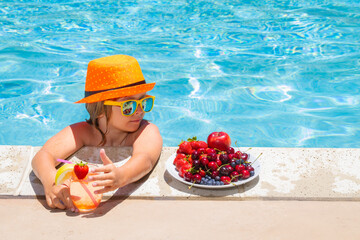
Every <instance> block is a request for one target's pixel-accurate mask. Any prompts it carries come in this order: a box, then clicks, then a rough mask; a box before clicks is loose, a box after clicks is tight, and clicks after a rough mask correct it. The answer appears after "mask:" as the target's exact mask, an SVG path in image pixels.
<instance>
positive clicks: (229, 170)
mask: <svg viewBox="0 0 360 240" xmlns="http://www.w3.org/2000/svg"><path fill="white" fill-rule="evenodd" d="M225 167H226V168H227V170H228V172H229V173H231V172H232V171H234V168H233V167H232V166H230V165H226V166H225Z"/></svg>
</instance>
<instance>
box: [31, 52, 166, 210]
mask: <svg viewBox="0 0 360 240" xmlns="http://www.w3.org/2000/svg"><path fill="white" fill-rule="evenodd" d="M154 85H155V83H146V82H145V80H144V76H143V74H142V72H141V69H140V66H139V63H138V62H137V61H136V59H135V58H133V57H130V56H126V55H115V56H109V57H103V58H99V59H95V60H93V61H90V63H89V65H88V70H87V76H86V84H85V97H84V98H83V99H81V100H80V101H77V102H76V103H86V109H87V111H88V112H89V114H90V119H88V120H87V121H86V122H79V123H75V124H73V125H70V126H68V127H66V128H64V129H63V130H61V131H60V132H59V133H57V134H56V135H55V136H53V137H52V138H50V139H49V140H48V141H47V142H46V143H45V145H44V146H43V147H42V148H41V149H40V151H39V152H38V153H37V154H36V155H35V157H34V158H33V160H32V167H33V170H34V172H35V174H36V176H37V177H38V178H39V179H40V180H41V182H42V184H43V186H44V191H45V196H46V202H47V204H48V205H49V207H51V208H60V209H65V208H68V209H71V210H72V211H76V209H75V207H74V206H73V203H72V201H71V199H70V191H69V188H68V186H66V185H58V186H57V185H55V183H54V180H55V175H56V171H57V170H56V168H55V167H56V165H58V164H59V162H57V161H56V159H59V158H60V159H65V158H67V157H69V156H70V155H71V154H73V153H74V152H76V151H77V150H79V149H80V148H81V147H83V146H132V147H133V154H132V156H131V158H130V159H129V161H128V162H127V163H126V164H124V165H123V166H121V167H116V166H115V165H114V164H113V163H112V161H111V159H109V158H108V157H107V155H106V153H105V151H104V149H101V150H100V158H101V160H102V161H103V163H104V166H102V167H98V168H95V169H93V172H98V173H100V172H102V173H103V174H98V175H95V176H93V177H92V180H94V181H95V182H94V185H96V186H102V187H103V188H102V189H101V190H99V191H98V192H97V193H105V192H108V191H112V190H115V189H117V188H120V187H123V186H125V185H127V184H129V183H132V182H134V181H137V180H138V179H140V178H142V177H143V176H145V175H146V174H147V173H149V172H150V171H151V169H152V168H153V167H154V165H155V163H156V162H157V160H158V158H159V156H160V152H161V148H162V138H161V136H160V132H159V129H158V128H157V126H156V125H154V124H152V123H150V122H148V121H146V120H144V119H143V118H144V115H145V112H150V111H151V110H152V107H153V103H154V99H155V97H153V96H149V95H146V92H147V91H150V90H151V89H153V87H154ZM139 105H140V106H139Z"/></svg>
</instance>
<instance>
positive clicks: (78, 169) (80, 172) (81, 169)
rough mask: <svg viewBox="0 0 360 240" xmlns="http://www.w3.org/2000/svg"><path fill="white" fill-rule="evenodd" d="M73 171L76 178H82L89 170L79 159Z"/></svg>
mask: <svg viewBox="0 0 360 240" xmlns="http://www.w3.org/2000/svg"><path fill="white" fill-rule="evenodd" d="M74 172H75V175H76V176H77V178H78V179H84V178H85V177H86V175H87V174H88V172H89V166H88V165H87V163H83V162H82V161H81V162H80V163H77V164H76V165H75V166H74Z"/></svg>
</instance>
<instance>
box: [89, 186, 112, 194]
mask: <svg viewBox="0 0 360 240" xmlns="http://www.w3.org/2000/svg"><path fill="white" fill-rule="evenodd" d="M114 189H115V188H112V187H104V188H101V189H99V190H96V191H95V192H94V193H95V194H103V193H106V192H110V191H112V190H114Z"/></svg>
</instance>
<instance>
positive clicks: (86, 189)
mask: <svg viewBox="0 0 360 240" xmlns="http://www.w3.org/2000/svg"><path fill="white" fill-rule="evenodd" d="M92 183H93V182H92V181H88V177H86V178H84V179H82V180H78V179H76V177H75V178H73V180H72V182H71V184H70V196H71V200H72V202H73V203H74V205H75V207H77V208H78V209H79V211H80V212H83V213H84V212H90V211H93V210H95V209H96V208H97V207H98V206H99V204H100V202H101V198H102V194H95V193H94V191H96V190H98V189H101V188H102V187H94V186H93V185H92Z"/></svg>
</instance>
